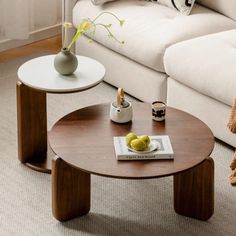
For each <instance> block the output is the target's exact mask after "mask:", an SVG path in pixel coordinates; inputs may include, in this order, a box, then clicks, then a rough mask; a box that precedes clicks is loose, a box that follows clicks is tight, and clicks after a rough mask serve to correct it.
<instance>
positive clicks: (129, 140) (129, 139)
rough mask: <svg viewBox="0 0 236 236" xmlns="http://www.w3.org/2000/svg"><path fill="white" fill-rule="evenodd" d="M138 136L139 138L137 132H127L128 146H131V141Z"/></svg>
mask: <svg viewBox="0 0 236 236" xmlns="http://www.w3.org/2000/svg"><path fill="white" fill-rule="evenodd" d="M137 138H138V137H137V135H136V134H135V133H129V134H127V135H126V137H125V140H126V144H127V146H129V147H130V143H131V141H132V140H134V139H137Z"/></svg>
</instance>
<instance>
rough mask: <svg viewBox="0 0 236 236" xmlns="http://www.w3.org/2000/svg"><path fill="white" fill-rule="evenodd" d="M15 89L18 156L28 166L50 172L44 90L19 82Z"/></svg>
mask: <svg viewBox="0 0 236 236" xmlns="http://www.w3.org/2000/svg"><path fill="white" fill-rule="evenodd" d="M16 90H17V127H18V158H19V160H20V162H21V163H24V164H25V165H27V166H28V167H30V168H32V169H34V170H37V171H40V172H44V173H51V160H50V158H48V157H47V145H48V144H47V107H46V105H47V102H46V92H41V91H38V90H35V89H32V88H30V87H28V86H26V85H24V84H22V83H21V82H18V83H17V85H16Z"/></svg>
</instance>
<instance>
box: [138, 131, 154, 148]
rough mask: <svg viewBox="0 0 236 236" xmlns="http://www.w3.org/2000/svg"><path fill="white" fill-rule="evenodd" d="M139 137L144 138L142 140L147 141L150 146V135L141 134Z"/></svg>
mask: <svg viewBox="0 0 236 236" xmlns="http://www.w3.org/2000/svg"><path fill="white" fill-rule="evenodd" d="M139 138H140V139H142V140H143V141H144V142H145V143H146V145H147V146H148V145H149V144H150V142H151V141H150V138H149V136H148V135H146V134H144V135H142V136H140V137H139Z"/></svg>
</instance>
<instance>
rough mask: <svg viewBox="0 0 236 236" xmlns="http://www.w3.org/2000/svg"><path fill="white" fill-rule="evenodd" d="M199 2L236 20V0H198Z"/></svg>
mask: <svg viewBox="0 0 236 236" xmlns="http://www.w3.org/2000/svg"><path fill="white" fill-rule="evenodd" d="M197 2H198V3H200V4H201V5H203V6H206V7H208V8H210V9H213V10H215V11H218V12H220V13H221V14H223V15H225V16H228V17H230V18H232V19H234V20H236V0H197Z"/></svg>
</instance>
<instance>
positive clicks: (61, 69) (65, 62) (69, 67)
mask: <svg viewBox="0 0 236 236" xmlns="http://www.w3.org/2000/svg"><path fill="white" fill-rule="evenodd" d="M77 66H78V59H77V57H76V56H75V55H74V53H72V52H71V51H70V50H68V49H67V48H63V49H62V50H61V51H60V52H59V53H58V54H57V55H56V56H55V59H54V67H55V69H56V71H57V72H58V73H59V74H61V75H71V74H73V73H74V72H75V70H76V69H77Z"/></svg>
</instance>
